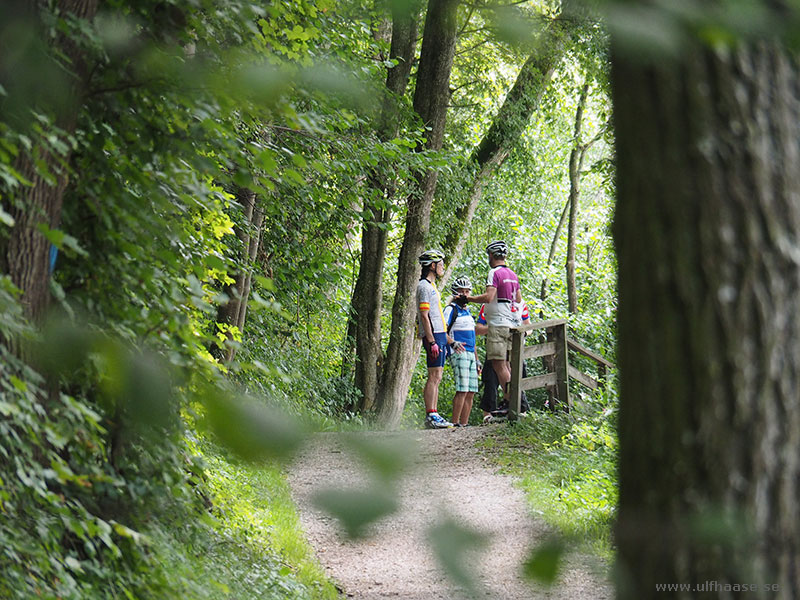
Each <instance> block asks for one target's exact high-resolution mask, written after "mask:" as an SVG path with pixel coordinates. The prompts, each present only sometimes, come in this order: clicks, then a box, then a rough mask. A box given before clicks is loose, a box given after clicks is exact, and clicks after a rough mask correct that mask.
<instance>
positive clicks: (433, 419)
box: [425, 413, 454, 429]
mask: <svg viewBox="0 0 800 600" xmlns="http://www.w3.org/2000/svg"><path fill="white" fill-rule="evenodd" d="M425 427H427V428H428V429H448V428H449V427H454V425H453V424H452V423H451V422H450V421H448V420H446V419H443V418H442V417H441V416H439V413H430V414H428V416H427V417H425Z"/></svg>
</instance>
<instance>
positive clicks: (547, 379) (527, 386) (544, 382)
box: [519, 373, 556, 392]
mask: <svg viewBox="0 0 800 600" xmlns="http://www.w3.org/2000/svg"><path fill="white" fill-rule="evenodd" d="M555 384H556V374H555V373H545V374H544V375H536V376H534V377H526V378H525V379H523V380H522V381H520V384H519V388H520V389H521V390H522V391H523V392H524V391H527V390H538V389H540V388H543V387H552V386H554V385H555Z"/></svg>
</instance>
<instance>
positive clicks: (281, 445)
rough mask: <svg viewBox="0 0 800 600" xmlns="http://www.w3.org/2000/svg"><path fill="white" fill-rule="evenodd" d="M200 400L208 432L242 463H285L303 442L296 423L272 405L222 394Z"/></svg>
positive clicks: (217, 392) (217, 393)
mask: <svg viewBox="0 0 800 600" xmlns="http://www.w3.org/2000/svg"><path fill="white" fill-rule="evenodd" d="M204 396H205V397H204V398H203V401H204V403H205V406H206V409H207V416H208V421H209V424H210V426H211V429H212V430H213V431H214V433H215V434H216V435H217V437H218V438H219V440H220V441H221V442H222V443H223V444H224V445H225V446H227V447H228V448H230V449H231V450H232V451H233V452H234V453H236V454H237V455H238V456H240V457H241V458H243V459H245V460H249V461H263V460H271V459H278V460H289V459H290V458H291V457H292V456H293V455H294V453H295V452H296V451H297V449H298V448H299V447H300V445H301V443H302V442H303V439H304V437H305V434H304V433H303V431H302V429H301V428H300V425H299V423H298V422H297V421H296V420H294V419H292V418H291V417H289V416H288V415H286V414H284V413H283V412H282V411H281V410H280V409H279V408H278V407H276V406H274V405H268V404H266V403H265V402H256V401H255V400H254V399H252V398H246V397H241V396H238V395H236V394H235V393H233V392H228V393H226V394H223V391H222V390H211V391H208V392H206V393H205V394H204Z"/></svg>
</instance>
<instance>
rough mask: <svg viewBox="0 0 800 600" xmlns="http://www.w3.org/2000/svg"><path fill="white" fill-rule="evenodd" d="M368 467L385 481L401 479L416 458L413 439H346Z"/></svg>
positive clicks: (359, 436) (370, 437)
mask: <svg viewBox="0 0 800 600" xmlns="http://www.w3.org/2000/svg"><path fill="white" fill-rule="evenodd" d="M344 440H345V442H346V443H347V445H348V446H350V448H352V449H353V450H354V451H355V452H356V453H357V454H358V456H359V457H360V458H361V460H362V461H364V463H366V465H367V466H368V467H369V468H370V469H372V470H373V471H374V472H375V474H376V475H378V477H380V478H381V479H383V480H384V481H391V480H393V479H395V478H396V477H399V476H400V475H401V473H402V472H403V471H404V470H405V469H406V468H408V466H409V465H410V463H411V458H412V457H413V456H414V453H413V447H412V445H411V439H410V438H407V437H383V438H377V437H373V436H367V435H363V434H353V435H349V436H346V437H345V438H344Z"/></svg>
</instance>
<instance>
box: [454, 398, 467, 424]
mask: <svg viewBox="0 0 800 600" xmlns="http://www.w3.org/2000/svg"><path fill="white" fill-rule="evenodd" d="M467 393H468V392H456V395H455V396H453V419H452V421H453V424H455V425H458V424H459V423H461V420H460V419H461V412H462V410H463V407H464V399H465V397H466V395H467Z"/></svg>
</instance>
